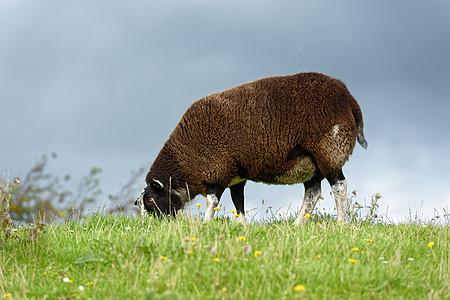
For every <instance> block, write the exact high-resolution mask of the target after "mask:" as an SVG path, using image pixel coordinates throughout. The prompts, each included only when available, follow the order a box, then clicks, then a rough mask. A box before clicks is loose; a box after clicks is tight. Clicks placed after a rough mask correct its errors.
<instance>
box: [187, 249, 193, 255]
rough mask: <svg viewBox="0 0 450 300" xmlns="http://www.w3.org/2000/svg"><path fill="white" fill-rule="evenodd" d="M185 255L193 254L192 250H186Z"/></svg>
mask: <svg viewBox="0 0 450 300" xmlns="http://www.w3.org/2000/svg"><path fill="white" fill-rule="evenodd" d="M186 253H187V254H188V255H192V254H194V252H193V251H192V250H188V251H187V252H186Z"/></svg>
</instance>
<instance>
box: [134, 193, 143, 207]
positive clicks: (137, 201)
mask: <svg viewBox="0 0 450 300" xmlns="http://www.w3.org/2000/svg"><path fill="white" fill-rule="evenodd" d="M144 193H145V190H142V192H141V194H140V195H139V197H138V198H137V199H136V201H134V205H136V206H139V205H141V203H142V199H143V197H144Z"/></svg>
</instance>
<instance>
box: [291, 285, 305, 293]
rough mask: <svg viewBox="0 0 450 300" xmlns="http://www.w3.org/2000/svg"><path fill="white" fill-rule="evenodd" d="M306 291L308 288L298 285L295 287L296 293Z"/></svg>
mask: <svg viewBox="0 0 450 300" xmlns="http://www.w3.org/2000/svg"><path fill="white" fill-rule="evenodd" d="M305 290H306V287H305V286H304V285H301V284H298V285H296V286H295V287H294V291H296V292H304V291H305Z"/></svg>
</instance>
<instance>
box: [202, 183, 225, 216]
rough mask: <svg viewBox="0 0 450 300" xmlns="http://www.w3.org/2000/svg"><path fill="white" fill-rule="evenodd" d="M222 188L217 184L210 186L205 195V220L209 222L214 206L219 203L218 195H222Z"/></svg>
mask: <svg viewBox="0 0 450 300" xmlns="http://www.w3.org/2000/svg"><path fill="white" fill-rule="evenodd" d="M223 191H224V189H223V188H221V187H219V186H212V187H210V188H209V190H208V195H207V196H206V213H205V220H204V221H205V222H206V223H207V222H211V220H212V219H213V217H214V208H215V207H216V206H217V205H218V204H219V200H220V197H221V196H222V193H223Z"/></svg>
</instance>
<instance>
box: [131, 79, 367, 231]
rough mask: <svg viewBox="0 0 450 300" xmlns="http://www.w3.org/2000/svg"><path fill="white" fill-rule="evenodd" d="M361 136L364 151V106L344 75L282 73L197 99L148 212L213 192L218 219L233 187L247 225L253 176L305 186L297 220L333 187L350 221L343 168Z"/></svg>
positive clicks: (171, 143)
mask: <svg viewBox="0 0 450 300" xmlns="http://www.w3.org/2000/svg"><path fill="white" fill-rule="evenodd" d="M356 140H357V141H358V142H359V144H361V146H362V147H363V148H365V149H366V148H367V141H366V139H365V137H364V133H363V118H362V112H361V109H360V106H359V105H358V103H357V102H356V100H355V98H353V96H352V95H351V94H350V92H349V91H348V89H347V87H346V86H345V84H344V83H342V82H341V81H340V80H338V79H335V78H333V77H330V76H327V75H324V74H321V73H315V72H310V73H298V74H295V75H286V76H274V77H267V78H263V79H259V80H255V81H252V82H249V83H245V84H242V85H239V86H236V87H234V88H231V89H229V90H225V91H222V92H219V93H215V94H212V95H209V96H206V97H204V98H201V99H199V100H197V101H195V102H194V103H193V104H192V105H191V106H190V107H189V108H188V109H187V110H186V112H185V113H184V115H183V116H182V118H181V120H180V122H179V123H178V124H177V125H176V127H175V129H174V130H173V132H172V133H171V135H170V137H169V139H168V140H167V141H166V143H165V144H164V146H163V147H162V149H161V151H160V152H159V154H158V156H157V157H156V159H155V160H154V162H153V164H152V165H151V167H150V170H149V172H148V174H147V176H146V178H145V181H146V183H147V187H146V188H145V189H144V191H143V192H142V194H141V196H140V197H139V198H138V200H136V202H135V205H138V206H139V207H140V208H141V210H142V211H144V212H145V211H147V212H150V213H156V214H163V215H172V216H175V215H176V213H177V211H178V210H180V209H182V208H183V207H184V205H185V203H186V202H188V201H190V200H191V199H193V198H194V197H195V196H196V195H199V194H202V195H204V196H206V202H207V209H206V213H205V217H204V221H205V222H209V221H211V219H212V218H213V215H214V208H215V207H216V206H217V205H218V203H219V200H220V198H221V196H222V193H223V192H224V190H225V189H226V188H229V189H230V193H231V198H232V201H233V204H234V205H235V207H236V210H237V212H238V215H239V217H238V220H239V221H240V222H241V223H243V224H245V212H244V186H245V183H246V181H247V180H252V181H255V182H263V183H268V184H280V185H282V184H296V183H303V184H304V188H305V194H304V200H303V204H302V206H301V208H300V211H299V212H298V214H297V217H296V219H295V221H294V224H295V225H300V224H302V223H304V222H305V220H306V219H307V218H305V216H306V215H308V214H311V213H312V211H313V209H314V207H315V205H316V203H317V201H318V199H319V198H320V197H321V181H322V180H323V179H324V178H326V179H327V181H328V182H329V184H330V185H331V189H332V192H333V194H334V198H335V202H336V211H337V219H338V220H339V222H344V223H347V222H348V211H349V207H348V201H347V181H346V179H345V177H344V174H343V172H342V167H343V165H344V163H345V162H346V161H347V160H348V159H349V156H350V155H351V154H352V152H353V148H354V146H355V142H356Z"/></svg>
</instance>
